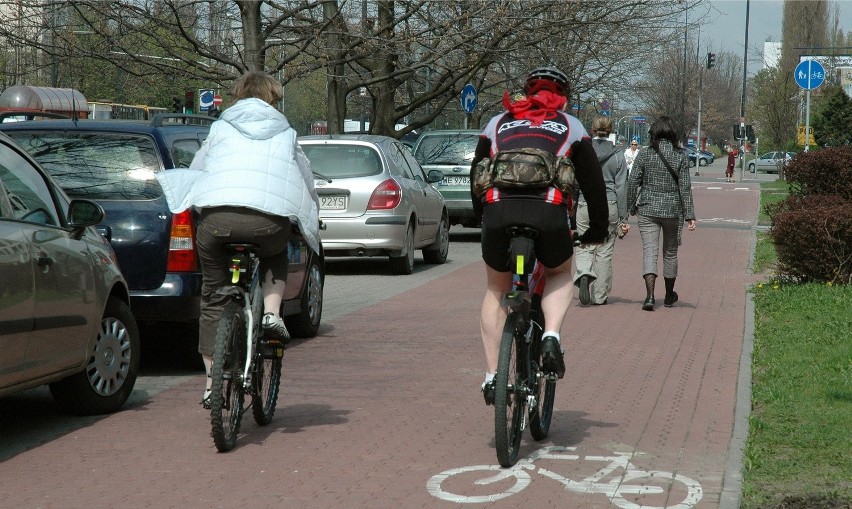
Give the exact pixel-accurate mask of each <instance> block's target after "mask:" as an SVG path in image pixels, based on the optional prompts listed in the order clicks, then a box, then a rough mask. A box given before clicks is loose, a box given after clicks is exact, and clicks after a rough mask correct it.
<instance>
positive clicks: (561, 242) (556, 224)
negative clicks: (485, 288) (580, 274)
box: [482, 198, 574, 272]
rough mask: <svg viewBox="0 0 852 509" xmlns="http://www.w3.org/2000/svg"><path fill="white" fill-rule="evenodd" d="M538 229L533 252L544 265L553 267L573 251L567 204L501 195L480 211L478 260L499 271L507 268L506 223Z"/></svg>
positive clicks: (568, 256) (566, 258) (560, 263)
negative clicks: (480, 233) (480, 256)
mask: <svg viewBox="0 0 852 509" xmlns="http://www.w3.org/2000/svg"><path fill="white" fill-rule="evenodd" d="M515 225H517V226H528V227H531V228H535V229H536V230H538V236H537V237H536V239H535V255H536V258H537V259H538V261H539V262H541V263H542V264H543V265H544V266H545V267H548V268H551V269H553V268H556V267H558V266H560V265H562V264H563V263H565V262H566V261H568V260H570V259H571V255H572V254H573V253H574V247H573V242H572V241H571V226H570V224H569V222H568V207H567V206H565V205H554V204H552V203H547V202H545V201H544V200H538V199H511V198H505V199H502V200H500V201H498V202H494V203H486V204H485V205H484V207H483V210H482V259H483V260H485V263H486V265H488V266H489V267H491V268H492V269H494V270H497V271H500V272H508V271H509V239H511V237H509V235H508V234H507V233H506V228H508V227H509V226H515Z"/></svg>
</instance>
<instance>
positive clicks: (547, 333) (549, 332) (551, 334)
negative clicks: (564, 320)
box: [541, 330, 562, 344]
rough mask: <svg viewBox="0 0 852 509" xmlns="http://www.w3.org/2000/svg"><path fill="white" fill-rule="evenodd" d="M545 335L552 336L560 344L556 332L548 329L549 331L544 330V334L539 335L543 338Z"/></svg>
mask: <svg viewBox="0 0 852 509" xmlns="http://www.w3.org/2000/svg"><path fill="white" fill-rule="evenodd" d="M547 336H553V337H554V338H556V341H559V344H562V341H561V340H560V338H559V333H558V332H556V331H552V330H549V331H544V334H542V335H541V337H543V338H546V337H547Z"/></svg>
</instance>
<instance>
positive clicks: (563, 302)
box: [541, 259, 574, 332]
mask: <svg viewBox="0 0 852 509" xmlns="http://www.w3.org/2000/svg"><path fill="white" fill-rule="evenodd" d="M544 272H545V274H546V275H547V280H546V281H547V282H546V283H545V285H544V293H543V294H542V296H541V311H542V312H543V313H544V330H546V331H556V332H559V330H560V329H561V328H562V322H564V321H565V315H566V314H568V306H569V305H570V304H571V293H572V292H573V290H574V286H573V284H572V283H573V275H572V272H571V260H570V259H569V260H568V261H566V262H565V263H563V264H562V265H560V266H558V267H556V268H554V269H548V268H546V267H545V270H544Z"/></svg>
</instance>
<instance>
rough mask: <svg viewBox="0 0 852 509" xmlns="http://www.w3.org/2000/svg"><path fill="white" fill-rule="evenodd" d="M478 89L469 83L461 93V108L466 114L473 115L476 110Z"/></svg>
mask: <svg viewBox="0 0 852 509" xmlns="http://www.w3.org/2000/svg"><path fill="white" fill-rule="evenodd" d="M476 102H477V96H476V89H475V88H474V87H473V85H471V84H470V83H468V84H467V85H465V86H464V88H463V89H462V93H461V107H462V109H463V110H464V112H465V113H473V110H475V109H476Z"/></svg>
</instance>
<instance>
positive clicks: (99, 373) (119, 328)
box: [50, 297, 140, 415]
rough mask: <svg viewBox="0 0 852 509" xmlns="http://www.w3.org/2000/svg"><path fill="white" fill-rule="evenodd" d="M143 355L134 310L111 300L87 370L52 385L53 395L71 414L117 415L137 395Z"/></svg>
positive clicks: (114, 298)
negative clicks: (131, 394)
mask: <svg viewBox="0 0 852 509" xmlns="http://www.w3.org/2000/svg"><path fill="white" fill-rule="evenodd" d="M139 354H140V341H139V328H138V327H137V325H136V320H135V319H134V318H133V314H132V313H131V312H130V308H129V307H128V306H127V304H126V303H124V302H123V301H121V300H120V299H118V298H116V297H109V299H108V300H107V305H106V309H105V310H104V315H103V318H102V319H101V323H100V327H99V328H98V335H97V339H96V340H95V345H94V350H93V351H92V352H91V355H90V357H89V360H88V363H87V365H86V367H85V369H84V370H83V371H81V372H79V373H77V374H76V375H71V376H69V377H67V378H64V379H62V380H60V381H58V382H54V383H52V384H50V393H51V394H53V398H54V399H55V400H56V402H57V403H58V404H59V406H60V407H62V408H63V409H64V410H65V411H67V412H70V413H74V414H80V415H95V414H106V413H111V412H115V411H116V410H118V409H119V408H121V406H122V405H124V402H125V401H127V398H129V397H130V393H131V391H133V385H134V384H135V383H136V376H137V375H138V374H139Z"/></svg>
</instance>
